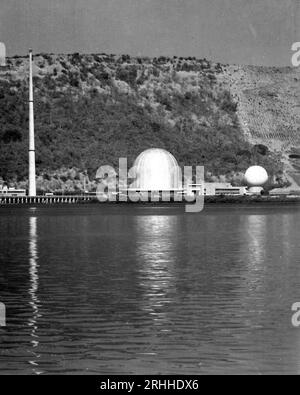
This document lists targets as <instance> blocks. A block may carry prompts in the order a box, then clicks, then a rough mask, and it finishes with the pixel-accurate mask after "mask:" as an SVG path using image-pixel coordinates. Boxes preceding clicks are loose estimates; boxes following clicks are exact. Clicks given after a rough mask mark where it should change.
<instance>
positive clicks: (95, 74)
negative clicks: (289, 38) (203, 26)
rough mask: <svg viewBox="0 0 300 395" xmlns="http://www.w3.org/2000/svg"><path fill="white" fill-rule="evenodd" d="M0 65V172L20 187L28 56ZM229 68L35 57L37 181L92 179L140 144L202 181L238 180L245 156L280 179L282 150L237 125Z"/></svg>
mask: <svg viewBox="0 0 300 395" xmlns="http://www.w3.org/2000/svg"><path fill="white" fill-rule="evenodd" d="M7 64H8V65H7V67H6V68H5V69H4V68H2V69H0V176H1V177H2V178H3V179H4V180H6V181H8V182H10V183H11V184H12V185H18V186H25V187H26V183H27V181H26V179H27V146H28V99H27V96H28V81H27V76H28V63H27V59H25V58H22V57H14V58H10V59H8V61H7ZM232 78H233V77H232V75H231V76H230V77H229V72H228V68H226V66H222V65H220V64H213V63H211V62H209V61H207V60H206V59H202V60H197V59H195V58H188V59H184V58H177V57H174V58H172V59H170V58H165V57H160V58H155V59H148V58H131V57H130V56H128V55H123V56H115V55H105V54H102V55H99V54H95V55H79V54H72V55H49V54H40V55H37V56H35V65H34V86H35V92H34V95H35V127H36V148H37V157H36V161H37V172H38V188H39V189H40V190H44V191H46V190H47V191H78V190H82V189H83V188H84V183H85V182H87V184H86V186H87V187H88V188H90V189H93V188H94V187H95V180H94V177H95V173H96V169H97V168H98V167H99V166H100V165H113V166H115V167H116V168H117V166H118V159H119V158H120V157H127V158H128V162H129V166H131V165H132V164H133V161H134V159H135V158H136V157H137V155H138V154H139V153H140V152H141V151H143V150H144V149H147V148H151V147H157V148H165V149H167V150H168V151H170V152H171V153H172V154H173V155H174V156H175V157H176V159H177V160H178V162H179V164H180V165H181V166H188V165H193V166H196V165H204V166H205V170H206V179H207V180H208V181H217V180H220V181H231V182H233V183H234V184H240V183H242V178H243V172H244V171H245V170H246V168H247V167H248V166H249V165H251V164H254V163H257V164H261V165H263V166H265V167H266V168H267V170H268V171H269V173H270V174H271V176H272V177H271V180H270V185H269V187H270V188H271V187H273V186H279V187H280V186H284V185H288V183H289V181H288V179H287V178H286V177H285V172H284V170H285V167H284V166H285V163H284V160H283V156H282V152H281V151H280V150H278V151H276V150H274V149H269V148H270V147H269V145H268V143H267V142H266V141H265V140H264V141H258V140H257V141H256V140H255V139H253V138H251V136H250V135H249V132H248V131H247V130H245V121H244V119H243V118H242V117H241V115H240V113H239V112H240V108H239V100H238V98H237V97H236V95H237V93H236V91H237V89H236V86H234V88H232V86H233V84H232V81H231V80H232Z"/></svg>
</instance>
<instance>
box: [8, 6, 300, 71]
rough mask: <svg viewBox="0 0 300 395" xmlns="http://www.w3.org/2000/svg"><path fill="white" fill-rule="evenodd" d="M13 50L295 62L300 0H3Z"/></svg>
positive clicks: (270, 63)
mask: <svg viewBox="0 0 300 395" xmlns="http://www.w3.org/2000/svg"><path fill="white" fill-rule="evenodd" d="M0 41H3V42H5V44H6V46H7V52H8V55H13V54H25V53H26V52H27V49H28V48H29V47H33V49H34V51H35V52H55V53H57V52H59V53H70V52H84V53H95V52H106V53H129V54H131V55H148V56H158V55H168V56H170V55H179V56H181V55H182V56H196V57H207V58H210V59H213V60H217V61H221V62H226V63H242V64H264V65H285V64H286V65H290V64H291V63H290V59H291V45H292V43H293V42H295V41H300V0H0Z"/></svg>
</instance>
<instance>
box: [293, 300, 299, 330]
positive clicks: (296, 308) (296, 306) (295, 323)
mask: <svg viewBox="0 0 300 395" xmlns="http://www.w3.org/2000/svg"><path fill="white" fill-rule="evenodd" d="M292 311H294V312H295V313H294V314H293V316H292V325H293V326H294V327H295V328H300V302H297V303H294V304H293V306H292Z"/></svg>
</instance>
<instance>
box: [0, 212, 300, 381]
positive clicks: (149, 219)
mask: <svg viewBox="0 0 300 395" xmlns="http://www.w3.org/2000/svg"><path fill="white" fill-rule="evenodd" d="M0 219H1V227H0V301H2V302H4V303H5V304H6V307H7V327H6V328H3V329H2V328H1V329H0V337H1V343H0V372H2V373H12V372H17V373H32V374H41V373H76V372H77V373H103V374H104V373H120V374H122V373H128V374H132V373H166V374H167V373H180V374H181V373H195V374H197V373H199V374H201V373H300V362H299V361H300V355H299V352H300V350H299V344H300V342H299V340H300V331H299V330H297V329H295V328H292V326H291V305H292V304H293V303H294V302H296V301H300V291H299V289H300V287H299V285H300V260H299V256H300V254H299V252H300V251H299V237H298V223H299V219H300V212H299V211H298V210H295V208H294V207H290V208H289V207H273V208H262V207H261V208H251V209H250V208H242V209H240V208H239V209H236V208H233V207H232V208H228V207H222V208H220V207H216V208H209V209H207V210H205V211H204V212H203V213H201V214H199V215H186V214H184V213H183V212H182V211H181V210H180V209H176V210H169V209H167V208H166V209H163V210H160V209H157V208H156V209H153V210H152V209H145V210H143V209H141V208H139V209H136V210H135V209H132V208H125V207H122V208H116V209H110V210H108V211H107V208H99V206H97V207H80V208H79V207H78V208H74V207H73V208H60V209H59V208H56V209H50V208H48V209H37V210H35V211H32V210H31V211H28V210H26V209H16V210H12V211H7V210H1V211H0Z"/></svg>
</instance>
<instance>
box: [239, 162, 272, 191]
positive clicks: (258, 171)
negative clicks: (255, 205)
mask: <svg viewBox="0 0 300 395" xmlns="http://www.w3.org/2000/svg"><path fill="white" fill-rule="evenodd" d="M268 179H269V176H268V173H267V171H266V170H265V169H264V168H263V167H261V166H251V167H249V169H248V170H247V171H246V173H245V181H246V182H247V184H248V186H249V187H250V188H249V192H250V194H253V195H260V194H261V193H262V192H263V190H264V189H263V186H264V185H265V184H266V182H267V181H268Z"/></svg>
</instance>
